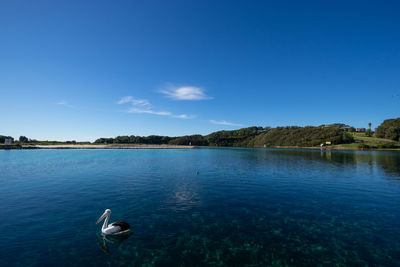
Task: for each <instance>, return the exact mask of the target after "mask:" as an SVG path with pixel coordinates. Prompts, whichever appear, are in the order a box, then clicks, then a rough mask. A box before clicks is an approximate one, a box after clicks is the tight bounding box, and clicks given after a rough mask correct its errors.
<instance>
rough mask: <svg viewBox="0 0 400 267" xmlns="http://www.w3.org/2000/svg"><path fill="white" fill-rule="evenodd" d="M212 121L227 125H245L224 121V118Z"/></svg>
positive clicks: (212, 121)
mask: <svg viewBox="0 0 400 267" xmlns="http://www.w3.org/2000/svg"><path fill="white" fill-rule="evenodd" d="M210 122H211V123H214V124H219V125H227V126H243V124H239V123H232V122H229V121H224V120H222V121H216V120H210Z"/></svg>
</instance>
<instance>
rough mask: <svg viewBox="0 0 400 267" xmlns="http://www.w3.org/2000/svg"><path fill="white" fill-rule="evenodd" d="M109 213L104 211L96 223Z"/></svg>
mask: <svg viewBox="0 0 400 267" xmlns="http://www.w3.org/2000/svg"><path fill="white" fill-rule="evenodd" d="M106 215H107V213H106V212H104V213H103V215H101V217H100V218H99V219H98V220H97V222H96V224H98V223H99V222H101V221H102V220H103V219H104V218H105V217H106Z"/></svg>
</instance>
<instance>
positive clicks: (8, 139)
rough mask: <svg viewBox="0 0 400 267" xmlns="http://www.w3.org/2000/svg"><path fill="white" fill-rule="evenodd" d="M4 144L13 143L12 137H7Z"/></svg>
mask: <svg viewBox="0 0 400 267" xmlns="http://www.w3.org/2000/svg"><path fill="white" fill-rule="evenodd" d="M4 144H5V145H6V146H9V145H11V138H6V139H5V140H4Z"/></svg>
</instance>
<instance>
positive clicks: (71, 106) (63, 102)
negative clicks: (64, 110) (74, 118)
mask: <svg viewBox="0 0 400 267" xmlns="http://www.w3.org/2000/svg"><path fill="white" fill-rule="evenodd" d="M56 104H57V105H60V106H64V107H69V108H73V107H74V106H73V105H70V104H68V102H67V101H64V100H62V101H60V102H57V103H56Z"/></svg>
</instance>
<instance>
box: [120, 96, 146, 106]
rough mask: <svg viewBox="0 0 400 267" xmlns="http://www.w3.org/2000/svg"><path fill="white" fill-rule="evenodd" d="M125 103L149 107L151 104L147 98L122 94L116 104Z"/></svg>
mask: <svg viewBox="0 0 400 267" xmlns="http://www.w3.org/2000/svg"><path fill="white" fill-rule="evenodd" d="M126 103H131V104H132V105H135V106H142V107H151V104H150V102H149V101H148V100H147V99H137V98H134V97H133V96H124V97H123V98H121V99H120V100H119V101H118V102H117V104H120V105H121V104H126Z"/></svg>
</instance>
